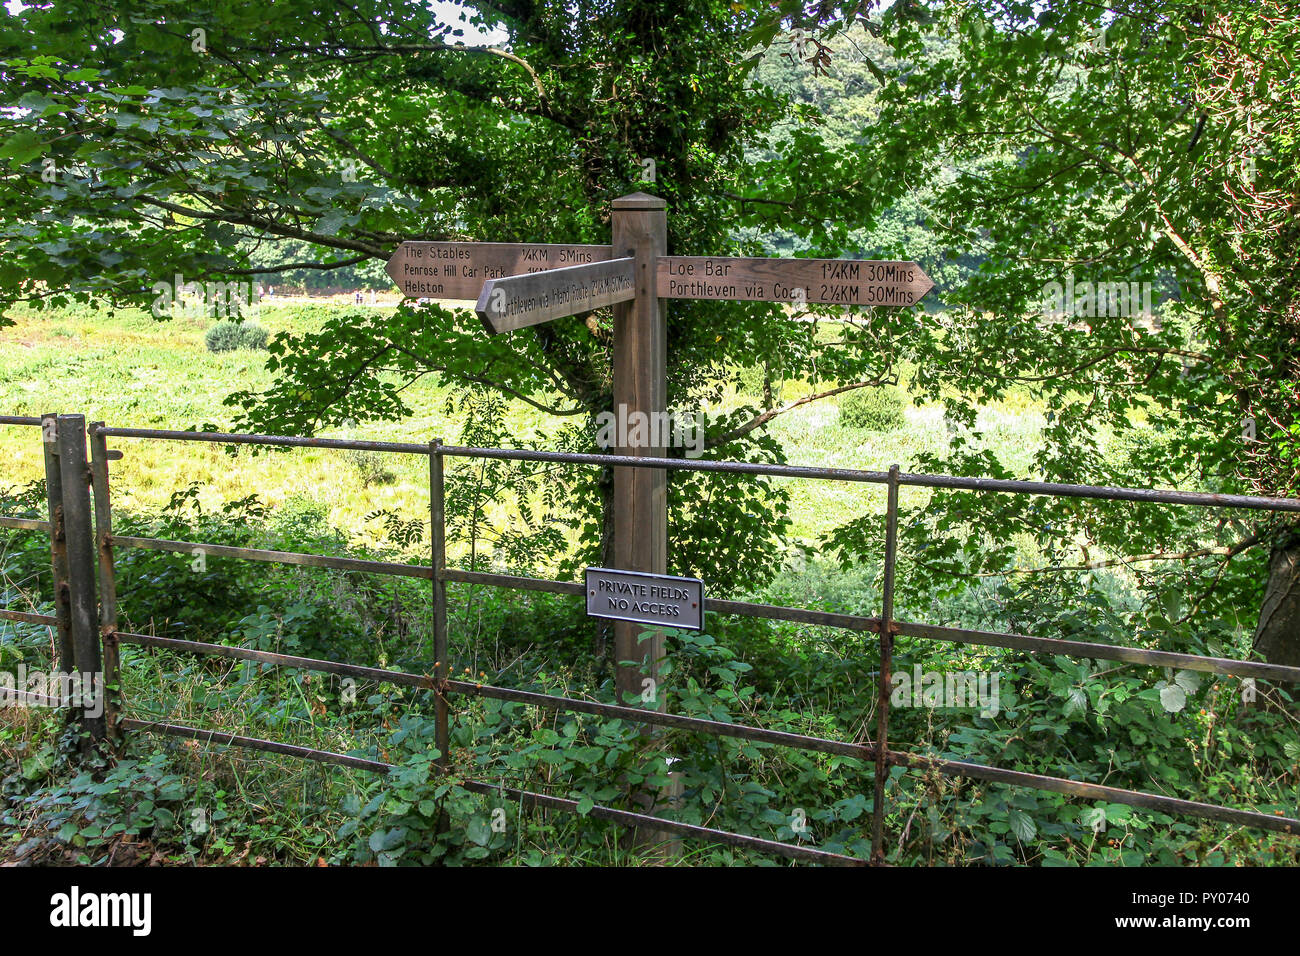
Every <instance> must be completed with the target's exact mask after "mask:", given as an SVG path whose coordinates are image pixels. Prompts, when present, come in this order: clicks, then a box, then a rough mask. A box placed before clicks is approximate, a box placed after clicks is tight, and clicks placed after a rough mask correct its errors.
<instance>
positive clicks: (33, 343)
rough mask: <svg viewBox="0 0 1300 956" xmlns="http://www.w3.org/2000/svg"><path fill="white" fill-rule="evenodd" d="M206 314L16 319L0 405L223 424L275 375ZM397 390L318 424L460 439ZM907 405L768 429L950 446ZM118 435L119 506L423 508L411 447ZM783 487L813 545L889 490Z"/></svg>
mask: <svg viewBox="0 0 1300 956" xmlns="http://www.w3.org/2000/svg"><path fill="white" fill-rule="evenodd" d="M467 305H468V304H467ZM377 307H378V308H384V307H385V306H382V305H381V306H377ZM313 316H314V317H315V318H313ZM319 316H320V312H318V311H312V310H308V314H307V316H306V317H304V315H303V313H302V311H301V310H299V309H297V308H296V307H295V306H293V305H286V306H263V308H262V309H261V311H260V314H259V315H258V316H257V318H256V321H257V322H258V324H260V325H262V326H264V327H265V328H266V329H267V330H268V331H269V332H270V333H271V334H272V335H274V334H275V333H276V332H280V331H286V330H287V331H293V332H303V331H310V330H312V326H313V324H314V322H315V323H318V322H319V321H320V319H319ZM211 324H212V323H211V320H208V321H203V320H195V319H184V318H175V319H171V320H167V321H158V320H156V319H154V318H153V317H152V316H150V315H149V314H148V313H147V312H143V311H140V310H117V311H116V312H111V313H110V312H107V311H105V310H93V309H68V310H63V311H61V312H56V313H54V314H46V313H39V312H29V313H25V314H20V315H19V316H18V324H17V326H16V327H15V328H12V329H9V330H6V332H5V333H4V335H3V338H0V410H3V411H2V412H0V413H3V414H12V415H33V416H35V415H40V414H42V413H43V412H48V411H58V412H65V413H71V412H79V413H82V414H84V415H85V416H86V418H87V421H103V422H105V423H107V424H109V425H113V426H117V427H134V428H171V429H185V428H195V427H200V426H202V425H204V424H209V423H210V424H214V425H216V426H218V427H220V428H222V429H226V428H229V427H231V421H232V409H230V408H229V407H226V406H224V405H223V404H222V400H223V399H224V398H225V396H226V395H227V394H229V393H230V392H232V391H234V390H236V389H239V388H250V389H259V388H264V387H266V386H268V385H269V384H270V383H271V374H270V373H269V372H267V371H266V369H265V367H264V362H265V358H266V354H265V353H264V352H260V351H250V350H245V349H240V350H237V351H231V352H221V353H213V352H210V351H208V349H207V348H206V347H205V345H204V338H203V337H204V332H205V330H206V329H207V328H208V327H209V326H210V325H211ZM819 384H820V385H822V386H823V387H824V386H825V383H819ZM903 384H904V385H905V384H906V383H905V382H904V383H903ZM806 387H807V383H803V382H786V383H784V385H783V386H782V393H781V394H780V395H779V396H778V398H779V400H784V401H790V400H793V399H796V398H798V397H801V395H803V394H804V393H805V392H804V390H805V389H806ZM405 394H406V400H407V403H408V405H409V406H410V407H411V408H412V409H413V410H414V414H413V415H411V416H410V417H409V418H407V419H405V420H403V421H400V422H383V423H378V422H369V423H360V424H358V425H356V426H355V427H352V428H350V429H348V430H347V431H346V432H343V431H340V430H338V429H333V430H325V431H322V432H321V434H322V435H323V436H326V437H343V436H344V435H346V437H353V438H364V439H375V440H385V441H403V442H425V441H429V440H431V439H433V438H435V437H437V438H441V439H442V440H443V441H446V442H455V441H456V439H457V437H458V435H459V433H460V429H461V426H462V424H463V423H462V422H461V421H458V420H456V419H455V418H449V417H447V415H446V414H445V403H446V399H447V397H448V389H447V388H446V387H445V386H444V385H443V384H442V383H440V382H439V381H438V380H437V379H436V377H435V376H428V377H426V378H424V379H421V380H420V381H418V382H416V383H415V384H413V385H412V386H411V387H410V388H409V389H408V390H407V391H406V393H405ZM740 401H741V398H740V396H736V395H733V396H731V398H730V400H729V402H728V404H727V405H726V406H723V408H724V410H725V408H727V407H734V406H735V405H736V404H739V403H740ZM716 411H718V409H710V412H716ZM905 414H906V419H907V421H906V426H905V427H903V428H901V429H898V430H893V431H870V430H866V429H857V428H846V427H843V426H842V425H841V424H840V422H839V415H838V412H837V408H836V400H835V399H834V398H832V399H824V400H821V401H818V402H814V403H810V404H809V405H806V406H803V407H801V408H798V409H796V410H795V411H793V412H790V413H789V414H786V415H783V416H781V417H779V418H777V419H776V420H775V422H774V423H773V425H772V429H771V430H772V434H773V435H774V436H775V437H776V438H777V439H778V440H779V441H780V442H781V444H782V445H783V446H784V447H785V449H786V454H787V456H788V458H789V460H790V461H791V463H794V464H800V465H812V466H825V467H844V468H867V469H884V468H887V467H888V466H889V465H891V464H895V463H897V464H899V465H901V466H902V467H903V469H904V470H905V471H906V470H910V469H911V468H912V462H913V460H914V457H915V455H916V454H917V453H918V452H920V451H926V450H933V449H934V448H935V447H936V446H937V445H941V444H942V443H943V442H944V441H945V440H946V430H945V426H944V422H943V410H942V408H941V407H939V406H932V405H926V406H920V407H917V406H914V405H910V404H909V405H908V406H907V407H906V409H905ZM544 418H545V416H544V415H542V413H540V412H538V411H536V410H535V409H533V408H531V407H529V406H527V405H525V404H524V403H522V402H518V401H511V402H509V403H507V415H506V420H507V425H508V427H509V430H510V432H511V434H514V435H516V436H518V438H519V441H520V443H523V442H527V441H530V440H531V439H533V437H534V436H535V434H536V430H537V428H538V427H539V426H541V425H544V424H545V423H544V421H543V419H544ZM980 424H981V426H982V427H985V428H988V429H990V433H991V434H992V435H993V436H994V440H995V441H996V443H997V445H998V446H999V451H1000V452H1001V453H1003V454H1004V455H1006V457H1007V459H1008V460H1010V461H1011V462H1013V463H1023V462H1025V461H1027V460H1028V458H1029V456H1030V454H1031V453H1032V450H1033V448H1034V446H1035V442H1036V436H1037V433H1038V430H1039V429H1040V428H1041V426H1042V412H1041V409H1040V408H1038V407H1037V406H1035V405H1034V404H1032V403H1030V402H1028V401H1022V402H1019V403H1009V404H1007V405H994V406H991V407H989V408H987V409H985V410H984V412H983V413H982V416H981V423H980ZM35 438H36V435H35V434H34V432H33V431H32V430H30V429H25V428H19V427H0V461H3V463H4V466H3V470H2V471H0V482H3V483H6V484H8V485H11V486H13V485H20V484H24V483H26V482H28V481H31V480H33V479H36V478H38V477H40V476H41V475H42V473H43V472H42V464H41V446H40V443H39V441H36V440H34V439H35ZM112 445H113V447H116V448H119V449H121V450H122V451H123V452H124V458H123V459H122V460H121V461H119V462H116V463H115V464H114V465H113V492H114V503H115V505H117V506H119V507H123V508H129V509H134V510H138V511H142V512H150V511H156V510H157V509H159V508H161V507H162V506H163V505H165V504H166V503H167V501H168V500H169V498H170V496H171V494H172V493H173V492H175V491H178V490H182V489H184V488H185V487H186V486H188V485H189V484H190V483H192V482H197V483H198V485H199V486H200V500H201V501H202V502H203V503H204V505H205V506H207V507H216V506H217V505H219V504H220V503H222V502H226V501H231V500H235V499H238V498H243V497H245V496H247V495H250V494H256V495H257V496H258V498H259V499H260V500H261V501H262V502H263V503H264V504H266V505H268V506H270V507H272V508H275V507H280V506H284V505H286V504H288V503H290V502H295V501H297V502H307V503H310V504H311V505H313V506H317V507H320V508H323V509H324V510H325V512H326V514H327V516H328V520H329V523H330V524H331V525H332V526H334V527H336V528H339V529H342V530H345V531H346V532H347V533H348V534H349V535H350V536H352V537H353V538H354V539H355V540H356V541H357V543H358V544H363V545H372V546H373V545H379V544H383V543H384V541H383V530H382V529H381V528H379V527H378V526H377V525H376V523H375V522H368V521H367V520H366V515H367V514H370V513H372V512H374V511H376V510H379V509H389V510H391V511H393V512H395V513H397V514H399V515H401V516H403V517H405V518H408V519H415V518H420V517H423V516H424V515H425V514H426V513H427V501H428V490H427V470H426V465H425V462H424V460H423V459H421V458H418V457H408V456H402V455H382V456H381V455H377V454H368V453H356V452H341V451H336V450H325V449H294V450H290V451H283V452H281V451H274V452H266V451H261V452H258V453H256V454H255V453H254V452H253V451H252V450H251V449H249V448H240V449H238V451H237V453H236V454H235V455H234V456H232V455H231V454H229V453H228V452H227V451H226V450H225V448H224V447H222V446H216V445H209V444H199V443H181V442H160V441H144V440H136V439H116V440H114V441H113V442H112ZM1008 452H1009V454H1008ZM463 466H464V463H463V462H452V463H450V464H449V467H450V468H455V467H463ZM789 486H790V490H791V493H792V518H793V523H792V537H793V538H795V539H796V540H800V541H811V540H812V539H814V538H816V537H817V536H818V535H820V534H822V533H823V532H825V531H828V530H830V529H831V528H833V527H835V526H836V525H838V524H840V523H842V522H843V521H844V520H846V519H847V518H849V517H853V516H856V515H860V514H864V513H874V512H880V513H883V508H884V495H883V492H882V490H881V489H880V488H879V487H878V486H870V485H861V484H853V483H845V482H812V481H791V482H789ZM927 494H928V493H927V492H926V491H924V490H923V489H906V488H905V489H903V491H902V500H903V504H904V505H908V504H912V503H916V502H920V501H923V500H925V498H926V496H927ZM498 520H499V521H501V522H508V521H509V520H510V516H509V515H507V514H502V515H499V516H498Z"/></svg>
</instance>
